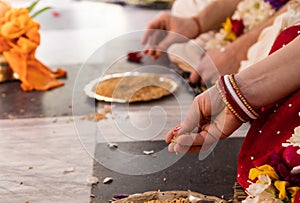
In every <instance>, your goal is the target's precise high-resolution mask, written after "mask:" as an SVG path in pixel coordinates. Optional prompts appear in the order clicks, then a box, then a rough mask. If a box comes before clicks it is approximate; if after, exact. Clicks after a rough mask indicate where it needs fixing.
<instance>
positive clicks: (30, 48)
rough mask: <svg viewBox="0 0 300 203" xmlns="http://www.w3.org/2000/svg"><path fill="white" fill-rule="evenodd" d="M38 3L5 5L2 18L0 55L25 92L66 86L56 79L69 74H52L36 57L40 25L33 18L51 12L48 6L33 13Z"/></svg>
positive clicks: (0, 18)
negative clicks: (14, 6) (21, 6)
mask: <svg viewBox="0 0 300 203" xmlns="http://www.w3.org/2000/svg"><path fill="white" fill-rule="evenodd" d="M0 2H1V1H0ZM38 2H39V1H36V2H33V4H32V5H30V6H29V7H28V8H11V7H10V6H8V5H5V6H6V7H7V9H6V10H5V12H4V13H3V16H0V53H1V54H2V55H3V56H4V58H5V61H6V62H7V63H8V65H9V67H10V68H11V69H12V70H13V72H14V75H16V76H17V78H18V79H19V80H20V81H21V88H22V90H23V91H32V90H48V89H52V88H55V87H58V86H62V85H63V84H64V83H63V82H61V81H58V80H57V79H56V78H59V77H65V76H66V71H64V70H62V69H58V70H57V71H52V70H51V69H49V68H48V67H47V66H45V65H44V64H42V63H41V62H40V61H39V60H37V59H36V57H35V53H36V49H37V47H38V46H39V44H40V34H39V28H40V25H39V23H37V22H35V21H34V20H33V17H35V16H36V15H38V14H40V13H41V12H43V11H45V10H48V9H49V7H45V8H43V9H41V10H39V11H37V12H35V13H33V14H32V11H33V9H34V7H35V6H36V4H37V3H38ZM1 3H4V2H1ZM1 8H2V7H1Z"/></svg>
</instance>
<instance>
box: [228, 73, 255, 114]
mask: <svg viewBox="0 0 300 203" xmlns="http://www.w3.org/2000/svg"><path fill="white" fill-rule="evenodd" d="M228 78H229V81H230V84H231V86H232V87H233V89H234V91H235V93H236V95H237V96H238V98H239V99H240V100H241V101H242V103H243V104H244V105H245V107H246V108H247V109H248V110H249V111H250V112H251V113H252V114H253V115H254V116H256V118H257V117H258V116H259V113H258V112H257V111H256V110H255V109H254V108H253V107H252V106H251V105H250V104H249V102H248V101H247V100H246V98H245V97H244V96H243V95H242V93H241V91H240V89H239V88H238V86H237V84H236V82H235V80H234V76H233V74H230V75H229V76H228ZM256 118H254V119H256Z"/></svg>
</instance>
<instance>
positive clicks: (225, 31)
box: [205, 0, 288, 49]
mask: <svg viewBox="0 0 300 203" xmlns="http://www.w3.org/2000/svg"><path fill="white" fill-rule="evenodd" d="M287 1H288V0H243V1H241V2H240V3H239V4H238V6H237V10H236V11H235V12H234V14H233V15H232V17H231V18H229V17H228V18H226V21H225V22H224V23H223V24H222V28H221V29H220V30H219V32H217V33H215V35H214V37H213V38H212V39H211V40H209V41H208V42H207V43H206V44H205V49H216V48H222V47H224V46H226V45H228V44H229V43H231V42H233V41H234V40H236V39H237V38H238V37H239V36H241V35H242V34H243V33H245V32H248V31H250V30H251V29H253V28H255V27H257V26H258V25H260V24H261V23H262V22H263V21H264V20H266V19H268V18H269V17H271V16H272V15H273V14H274V13H275V12H276V11H277V10H278V9H280V8H281V7H282V6H283V5H284V4H285V3H286V2H287Z"/></svg>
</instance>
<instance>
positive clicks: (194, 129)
mask: <svg viewBox="0 0 300 203" xmlns="http://www.w3.org/2000/svg"><path fill="white" fill-rule="evenodd" d="M241 124H242V123H241V121H240V120H239V119H237V118H236V117H235V115H233V114H232V113H231V111H230V110H229V109H227V108H225V106H224V103H223V101H222V99H221V98H220V96H219V93H218V90H217V89H216V87H215V86H213V87H211V88H210V89H208V90H207V91H205V92H204V93H202V94H200V95H198V96H197V97H196V98H195V99H194V102H193V104H192V106H191V108H190V110H189V112H188V114H187V116H186V118H185V119H184V121H183V122H182V123H181V124H180V125H178V126H177V127H175V128H174V129H172V130H170V131H169V132H168V134H167V135H166V137H165V141H166V142H167V143H168V144H169V147H168V149H169V151H170V152H182V153H185V152H199V151H200V150H202V149H203V150H206V149H208V148H209V147H210V146H211V145H212V144H213V143H215V142H216V141H218V140H219V139H220V138H225V137H228V136H229V135H230V134H232V133H233V132H234V131H235V130H236V129H238V128H239V127H240V126H241Z"/></svg>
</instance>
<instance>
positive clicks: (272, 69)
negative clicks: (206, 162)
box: [166, 36, 300, 152]
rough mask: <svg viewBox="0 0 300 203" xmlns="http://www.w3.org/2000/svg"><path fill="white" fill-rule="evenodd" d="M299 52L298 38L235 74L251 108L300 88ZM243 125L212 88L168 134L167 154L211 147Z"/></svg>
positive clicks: (195, 100) (299, 40)
mask: <svg viewBox="0 0 300 203" xmlns="http://www.w3.org/2000/svg"><path fill="white" fill-rule="evenodd" d="M299 52H300V36H298V37H297V38H295V39H294V40H293V41H292V42H290V43H289V44H288V45H286V46H285V47H283V48H281V49H280V50H278V51H276V52H274V53H273V54H271V55H270V56H268V57H267V58H265V59H263V60H262V61H260V62H259V63H256V64H254V65H252V66H250V67H249V68H248V69H246V70H243V71H241V72H239V73H237V74H236V75H234V80H235V83H236V85H237V87H238V89H239V90H240V92H241V94H242V95H243V97H244V98H245V99H246V100H247V102H248V104H249V105H250V107H252V108H253V109H260V108H261V107H264V106H268V105H271V104H274V103H275V102H277V101H278V100H280V99H282V98H284V97H286V96H288V95H290V94H291V93H293V92H294V91H296V90H298V89H299V88H300V80H299V78H300V69H299V67H300V58H299V56H298V55H299ZM218 81H220V79H219V80H218ZM222 104H223V105H222ZM224 106H226V107H225V108H224ZM242 123H243V122H242V121H241V120H240V119H239V118H238V117H237V116H236V115H235V114H234V113H233V111H232V110H231V109H230V108H229V105H227V104H226V105H225V104H224V102H223V101H222V98H221V94H220V91H219V90H218V88H216V86H213V87H211V88H209V89H208V90H207V91H205V92H204V93H202V94H200V95H198V96H197V97H196V98H195V99H194V102H193V104H192V106H191V108H190V110H189V112H188V113H187V116H186V118H185V119H184V121H183V122H182V123H181V124H180V125H179V126H177V127H176V128H174V129H172V130H170V131H169V132H168V133H167V135H166V142H167V143H168V144H169V151H170V152H175V151H176V152H187V151H189V152H196V151H200V150H201V148H202V147H203V143H204V142H208V143H209V144H210V145H211V144H213V143H214V142H216V141H217V140H218V139H219V138H225V137H228V136H230V135H231V134H232V133H233V132H234V131H235V130H237V129H238V128H239V127H240V126H241V125H242ZM173 140H175V141H173ZM207 140H208V141H207Z"/></svg>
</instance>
